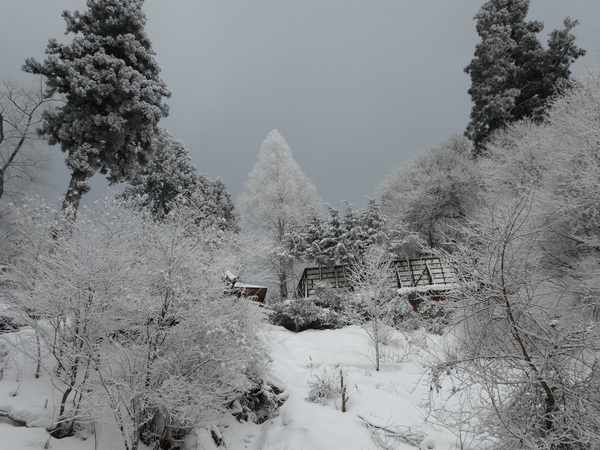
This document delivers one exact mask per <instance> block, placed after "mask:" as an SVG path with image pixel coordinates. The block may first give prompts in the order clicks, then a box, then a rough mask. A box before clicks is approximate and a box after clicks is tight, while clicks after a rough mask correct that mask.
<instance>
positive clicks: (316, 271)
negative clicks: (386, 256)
mask: <svg viewBox="0 0 600 450" xmlns="http://www.w3.org/2000/svg"><path fill="white" fill-rule="evenodd" d="M393 267H394V279H391V280H390V287H391V288H396V289H398V290H399V291H400V292H401V293H405V294H409V293H418V294H420V295H421V296H425V297H428V298H431V299H433V300H440V299H442V298H443V297H444V293H445V292H446V291H447V290H449V289H450V288H451V285H452V283H453V282H454V272H453V270H452V268H451V267H450V266H449V265H448V264H446V263H444V262H443V261H442V260H441V259H440V258H438V257H435V256H431V257H423V258H416V259H397V260H395V261H394V262H393ZM348 271H349V269H348V267H347V266H345V265H338V266H334V267H307V268H305V269H304V271H303V273H302V276H301V277H300V281H299V282H298V287H297V289H296V297H298V298H307V297H311V296H313V295H314V293H315V286H316V285H317V284H319V283H321V284H325V285H329V286H330V287H332V288H334V289H352V286H351V284H350V280H349V272H348ZM411 304H412V305H413V308H417V307H418V304H417V302H416V301H415V302H413V301H411Z"/></svg>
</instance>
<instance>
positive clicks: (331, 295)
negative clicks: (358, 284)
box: [269, 284, 352, 332]
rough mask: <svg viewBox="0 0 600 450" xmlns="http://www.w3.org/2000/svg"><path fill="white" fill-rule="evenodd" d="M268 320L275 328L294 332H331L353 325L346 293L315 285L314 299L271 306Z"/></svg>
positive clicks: (303, 299) (324, 285) (327, 286)
mask: <svg viewBox="0 0 600 450" xmlns="http://www.w3.org/2000/svg"><path fill="white" fill-rule="evenodd" d="M269 320H270V322H271V323H272V324H274V325H280V326H282V327H284V328H286V329H288V330H290V331H296V332H298V331H304V330H330V329H336V328H341V327H343V326H345V325H348V324H350V323H352V313H351V310H350V308H349V305H348V297H347V293H346V291H343V290H339V289H334V288H332V287H330V286H329V285H327V284H318V285H317V286H315V295H314V297H310V298H301V299H294V300H286V301H284V302H281V303H276V304H275V305H273V306H272V311H271V314H270V316H269Z"/></svg>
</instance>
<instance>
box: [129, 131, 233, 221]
mask: <svg viewBox="0 0 600 450" xmlns="http://www.w3.org/2000/svg"><path fill="white" fill-rule="evenodd" d="M122 196H123V197H124V198H129V199H134V198H136V197H138V198H142V199H143V201H142V203H143V205H144V206H146V207H148V208H149V210H150V212H151V214H152V216H153V217H154V218H156V219H163V218H164V217H165V216H166V215H167V214H169V211H171V209H172V208H173V207H174V206H175V205H176V204H177V205H179V206H184V205H182V203H185V207H186V208H188V209H190V210H191V211H190V212H191V214H192V215H194V221H195V222H196V224H197V225H202V226H213V225H214V226H217V227H218V228H220V229H228V230H237V222H236V217H235V214H234V210H233V209H234V207H233V202H232V200H231V196H230V195H229V192H228V191H227V187H226V186H225V184H224V183H223V181H222V180H220V179H217V180H211V179H210V178H209V177H207V176H206V175H203V174H199V173H197V170H196V166H195V165H194V164H193V163H192V160H191V158H190V155H189V152H188V150H187V148H186V147H185V144H184V142H183V141H180V140H175V139H173V137H172V136H171V135H170V134H169V133H168V131H167V130H166V129H164V128H162V127H159V128H158V133H157V134H156V136H155V137H154V138H153V139H152V159H151V160H150V161H149V162H148V163H147V164H145V165H141V164H138V165H137V166H136V168H135V170H134V171H133V173H132V175H131V176H130V177H129V186H127V187H126V188H125V189H124V190H123V193H122Z"/></svg>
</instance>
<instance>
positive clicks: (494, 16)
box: [465, 0, 585, 155]
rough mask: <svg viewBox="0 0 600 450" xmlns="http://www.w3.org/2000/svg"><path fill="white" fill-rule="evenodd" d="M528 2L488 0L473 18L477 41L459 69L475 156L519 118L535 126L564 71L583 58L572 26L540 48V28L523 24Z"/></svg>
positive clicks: (566, 74) (563, 78)
mask: <svg viewBox="0 0 600 450" xmlns="http://www.w3.org/2000/svg"><path fill="white" fill-rule="evenodd" d="M530 2H531V0H489V1H487V2H486V3H484V5H483V6H482V7H481V8H480V10H479V12H478V13H477V14H476V16H475V19H476V20H477V24H476V29H477V33H478V34H479V36H480V37H481V41H480V42H479V43H478V44H477V46H476V47H475V56H474V58H473V60H471V62H470V63H469V65H468V66H467V67H466V68H465V72H467V73H468V74H469V75H470V77H471V88H470V89H469V91H468V92H469V94H470V95H471V100H472V102H473V107H472V110H471V121H470V122H469V125H468V126H467V131H466V135H467V136H468V137H469V138H470V139H471V140H472V141H473V144H474V147H473V152H474V154H475V155H479V154H481V153H482V152H483V147H484V144H485V142H486V141H487V139H488V138H489V136H490V135H491V134H492V133H493V132H494V131H496V130H498V129H501V128H502V127H504V126H506V125H507V124H508V123H510V122H514V121H517V120H520V119H523V118H527V117H529V118H531V119H533V120H535V121H540V120H542V118H543V115H544V112H545V110H546V109H547V107H548V101H549V100H550V99H551V98H552V96H553V95H554V94H555V93H556V92H557V90H558V89H559V88H560V87H561V83H564V82H568V81H569V78H570V71H569V67H570V65H571V64H572V63H573V62H574V61H575V60H576V59H578V58H579V57H580V56H583V55H584V54H585V51H583V50H581V49H579V48H578V47H577V46H576V45H575V37H574V36H573V34H572V33H571V30H572V29H573V28H574V27H575V26H576V25H577V21H574V20H571V19H569V18H567V19H565V21H564V29H562V30H554V31H553V32H552V33H551V34H550V38H549V41H548V47H547V48H546V49H544V48H543V46H542V44H541V43H540V42H539V40H538V38H537V34H538V33H540V32H541V31H542V30H543V27H544V25H543V23H542V22H539V21H527V20H526V16H527V13H528V10H529V4H530Z"/></svg>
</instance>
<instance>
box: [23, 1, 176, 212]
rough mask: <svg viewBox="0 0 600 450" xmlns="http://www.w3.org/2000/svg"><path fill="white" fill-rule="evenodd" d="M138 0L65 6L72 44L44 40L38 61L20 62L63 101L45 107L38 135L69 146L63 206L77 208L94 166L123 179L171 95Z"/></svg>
mask: <svg viewBox="0 0 600 450" xmlns="http://www.w3.org/2000/svg"><path fill="white" fill-rule="evenodd" d="M142 5H143V0H88V1H87V7H88V9H87V10H86V11H84V12H79V11H75V12H74V13H71V12H69V11H65V12H64V13H63V17H64V19H65V21H66V24H67V33H73V34H74V35H75V36H74V38H73V41H72V42H71V43H70V44H61V43H59V42H58V41H57V40H55V39H50V41H49V43H48V46H47V48H46V53H47V54H48V57H47V58H46V59H45V60H44V62H38V61H36V60H35V59H33V58H29V59H27V60H26V62H25V65H24V66H23V69H24V70H25V71H27V72H31V73H34V74H40V75H43V76H44V77H45V78H46V82H47V86H48V89H47V96H49V97H50V96H52V95H55V94H56V95H59V96H61V97H62V98H63V99H64V104H63V105H62V106H61V107H60V108H57V109H55V110H51V111H48V112H46V113H45V114H44V125H43V127H42V129H41V130H42V132H43V134H44V135H45V136H46V137H47V138H48V141H49V143H50V144H52V145H55V144H60V146H61V150H62V151H63V152H66V153H67V158H66V163H67V166H68V167H69V169H70V170H71V180H70V182H69V187H68V190H67V192H66V195H65V199H64V203H63V210H64V209H66V208H67V207H71V208H73V210H74V211H77V208H78V206H79V201H80V199H81V197H82V195H83V194H84V193H85V192H87V191H88V189H89V186H88V179H89V178H90V177H91V176H92V175H93V174H94V173H96V172H100V173H101V174H103V175H106V177H107V179H108V181H109V182H111V183H115V182H121V181H123V180H126V179H127V177H128V176H129V174H130V170H131V168H132V165H134V164H137V163H144V162H145V161H147V160H148V159H149V158H148V156H149V155H148V152H149V151H150V145H151V139H152V137H153V135H154V134H155V131H156V127H157V124H158V121H159V120H160V119H161V118H162V117H164V116H166V114H167V111H168V109H167V106H166V105H165V104H164V103H163V99H164V98H166V97H169V96H170V92H169V91H168V90H167V88H166V86H165V84H164V82H163V81H162V80H161V79H160V78H159V72H160V69H159V67H158V65H157V63H156V61H155V59H154V52H153V50H152V46H151V43H150V40H149V39H148V36H147V35H146V32H145V31H144V26H145V24H146V17H145V15H144V13H143V11H142Z"/></svg>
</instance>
